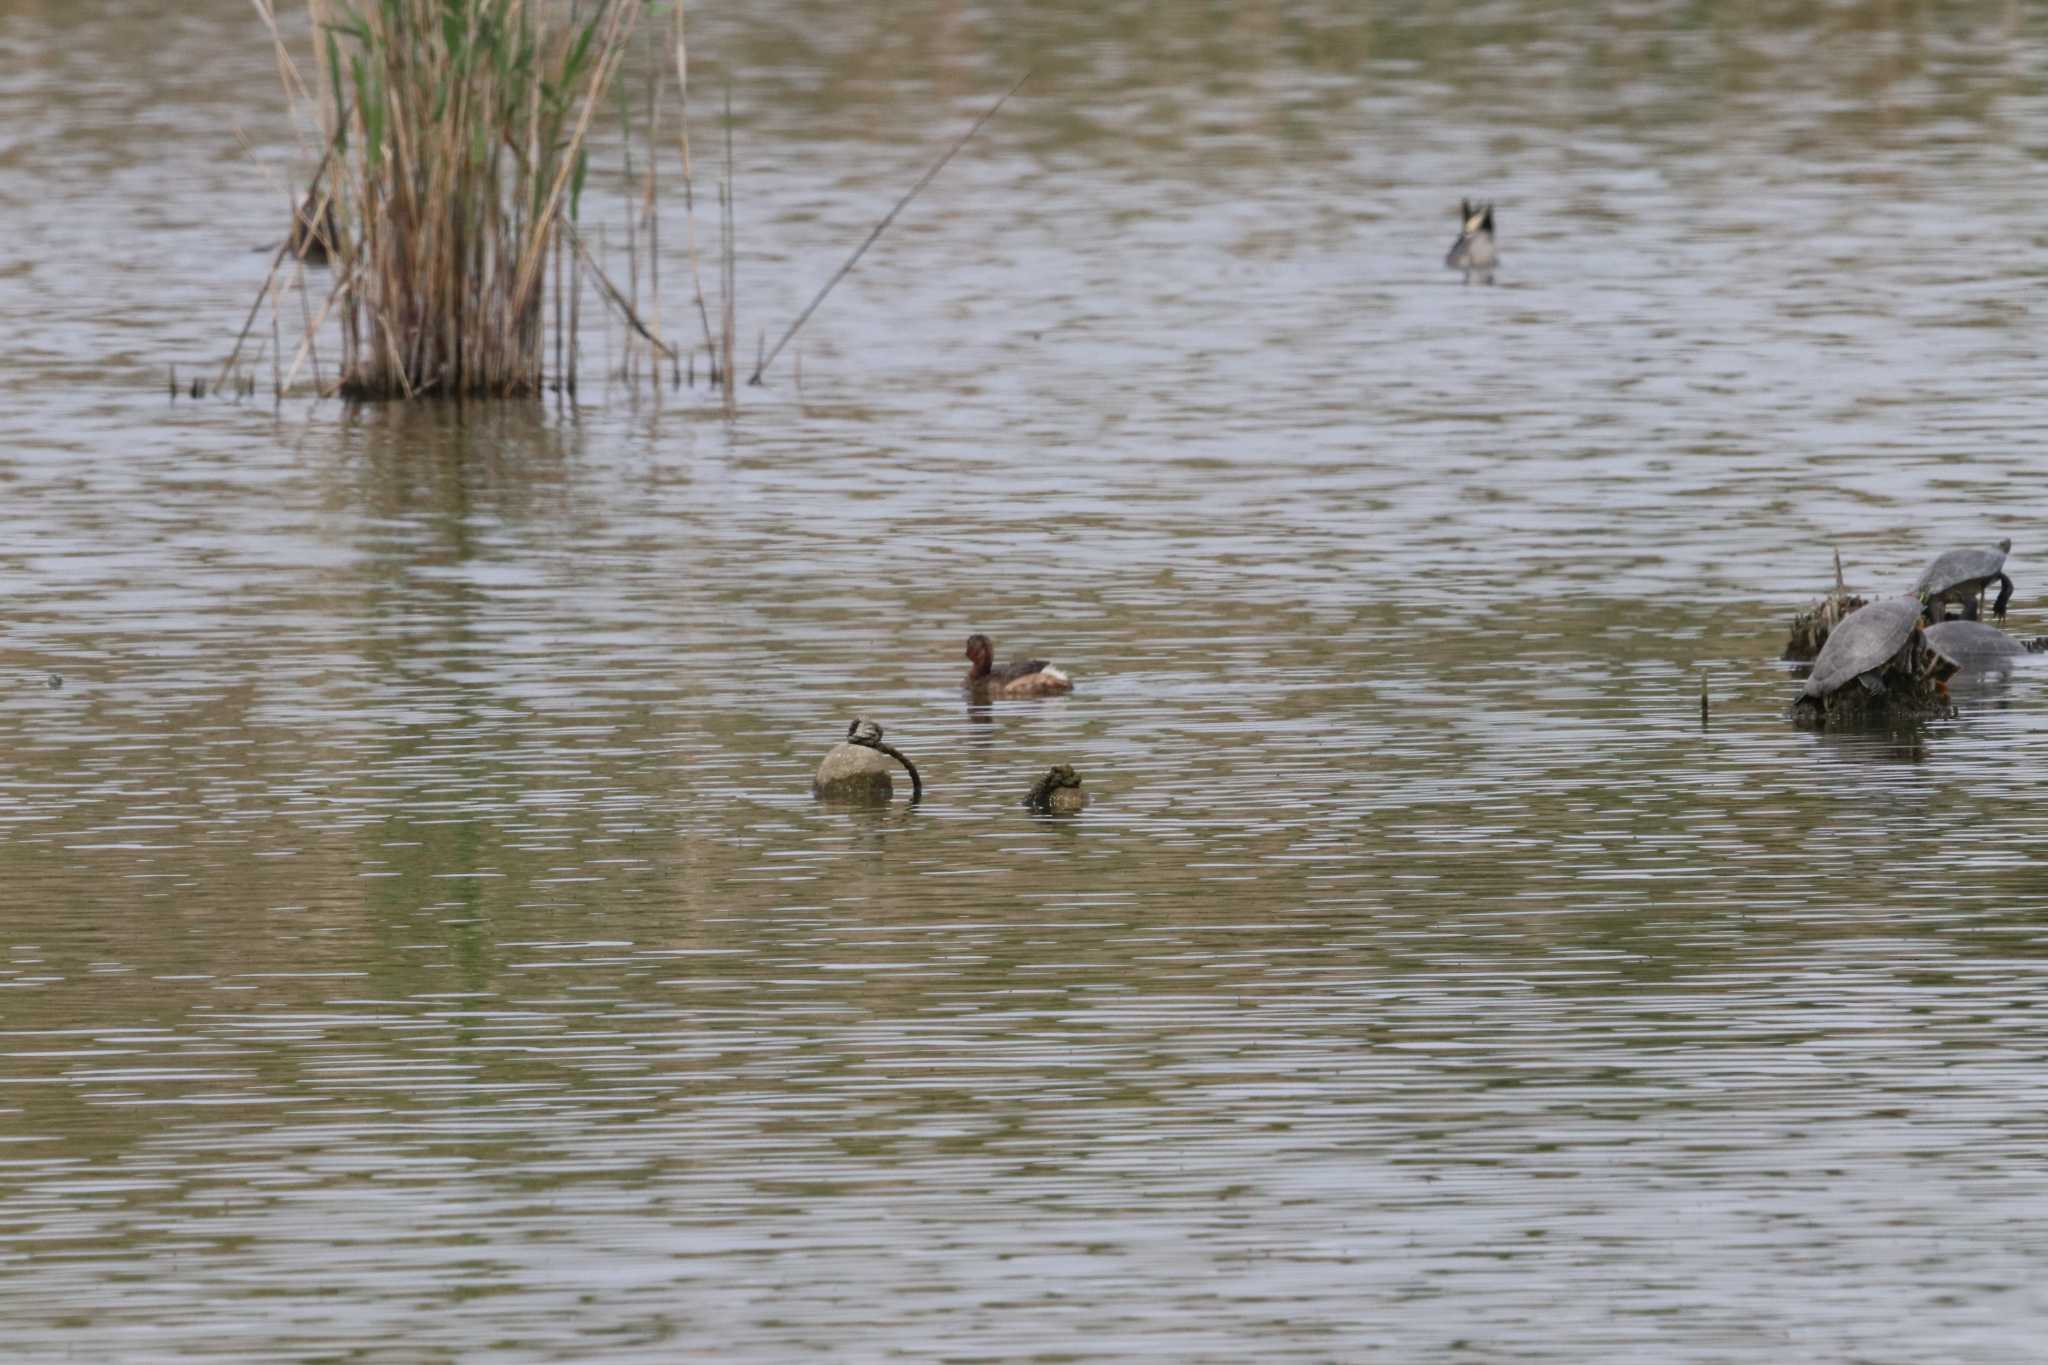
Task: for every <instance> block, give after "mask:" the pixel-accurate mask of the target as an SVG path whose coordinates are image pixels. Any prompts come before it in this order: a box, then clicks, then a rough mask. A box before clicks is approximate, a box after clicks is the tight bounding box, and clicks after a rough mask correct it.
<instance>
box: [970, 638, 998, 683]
mask: <svg viewBox="0 0 2048 1365" xmlns="http://www.w3.org/2000/svg"><path fill="white" fill-rule="evenodd" d="M967 662H968V663H970V664H973V665H974V669H973V671H974V673H975V675H976V676H979V675H981V674H983V673H986V672H988V671H989V670H990V669H992V668H994V667H995V662H996V647H995V646H994V645H992V644H990V643H989V638H988V636H986V635H982V634H980V633H976V634H973V635H970V636H968V637H967Z"/></svg>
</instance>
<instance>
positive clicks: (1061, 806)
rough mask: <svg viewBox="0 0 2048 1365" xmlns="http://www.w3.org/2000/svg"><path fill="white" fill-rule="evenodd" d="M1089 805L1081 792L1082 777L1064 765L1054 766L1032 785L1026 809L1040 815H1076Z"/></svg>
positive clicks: (1025, 802)
mask: <svg viewBox="0 0 2048 1365" xmlns="http://www.w3.org/2000/svg"><path fill="white" fill-rule="evenodd" d="M1087 804H1088V793H1087V792H1084V791H1082V790H1081V775H1080V774H1079V773H1077V772H1075V771H1074V770H1073V769H1072V768H1071V767H1069V766H1068V765H1067V764H1064V763H1058V764H1054V765H1053V766H1052V767H1051V768H1048V769H1047V770H1046V774H1045V776H1044V777H1041V778H1039V779H1038V781H1036V782H1034V783H1032V784H1031V794H1030V795H1029V796H1027V797H1025V798H1024V809H1026V810H1028V811H1032V812H1034V813H1036V814H1038V815H1076V814H1078V813H1080V811H1081V810H1082V809H1084V808H1085V807H1086V806H1087Z"/></svg>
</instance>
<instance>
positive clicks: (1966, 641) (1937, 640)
mask: <svg viewBox="0 0 2048 1365" xmlns="http://www.w3.org/2000/svg"><path fill="white" fill-rule="evenodd" d="M1926 635H1927V643H1928V644H1930V645H1933V646H1934V647H1935V648H1936V649H1938V650H1940V651H1941V652H1942V653H1943V654H1946V655H1948V656H1949V657H1950V658H1951V659H1954V660H1956V661H1957V662H1958V663H1960V664H1961V665H1962V666H1963V667H1964V668H1965V669H1981V668H1997V667H1999V661H2000V660H2002V659H2010V658H2014V657H2016V656H2018V655H2021V654H2025V653H2026V652H2027V647H2026V646H2025V645H2023V644H2021V643H2020V642H2019V641H2018V640H2015V639H2013V638H2012V636H2010V635H2007V634H2006V633H2005V632H2004V631H2002V630H2000V629H1999V628H1998V627H1996V626H1987V625H1985V624H1984V623H1983V622H1982V621H1943V622H1941V623H1940V624H1939V625H1932V626H1929V627H1927V630H1926Z"/></svg>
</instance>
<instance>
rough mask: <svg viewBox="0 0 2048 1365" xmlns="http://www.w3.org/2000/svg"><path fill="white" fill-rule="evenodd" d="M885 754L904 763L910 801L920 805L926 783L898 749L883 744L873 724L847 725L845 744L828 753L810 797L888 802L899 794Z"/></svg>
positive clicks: (835, 746) (880, 731) (820, 767)
mask: <svg viewBox="0 0 2048 1365" xmlns="http://www.w3.org/2000/svg"><path fill="white" fill-rule="evenodd" d="M884 754H887V755H888V756H889V758H893V759H895V760H896V761H897V762H898V763H901V764H902V765H903V767H904V770H905V771H907V772H908V773H909V774H910V801H911V804H912V805H915V804H917V802H918V801H919V800H921V799H923V797H924V779H922V778H920V777H919V776H918V775H917V765H916V764H914V763H912V762H911V761H910V760H909V759H907V758H905V757H904V756H903V752H902V750H900V749H898V748H897V747H896V746H895V745H893V744H885V743H883V741H882V727H881V726H879V725H877V724H875V723H874V722H873V721H871V720H856V721H854V722H853V723H852V724H851V725H848V726H847V727H846V739H845V741H844V742H843V743H840V744H835V745H833V746H832V747H831V749H829V750H828V751H826V754H825V761H824V762H822V763H820V764H819V765H818V775H817V776H816V777H814V778H812V779H811V795H813V796H821V797H827V798H835V799H839V800H847V801H887V800H888V799H889V798H890V797H892V796H894V795H895V794H896V787H895V783H894V782H893V781H892V780H891V778H890V773H891V772H892V771H893V770H892V769H891V767H890V766H889V762H888V759H885V758H883V757H882V755H884Z"/></svg>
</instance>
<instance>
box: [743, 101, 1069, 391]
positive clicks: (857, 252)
mask: <svg viewBox="0 0 2048 1365" xmlns="http://www.w3.org/2000/svg"><path fill="white" fill-rule="evenodd" d="M1030 79H1031V71H1030V70H1026V71H1025V73H1024V74H1023V75H1021V76H1019V77H1018V78H1017V82H1016V84H1014V85H1012V86H1011V87H1010V88H1009V89H1008V90H1006V91H1004V92H1003V97H1002V98H1001V99H999V100H997V101H996V102H995V103H994V104H991V105H990V106H989V107H988V112H986V113H984V114H983V115H982V116H981V117H980V118H978V119H976V120H975V121H974V126H973V127H972V128H969V129H968V130H967V131H966V132H964V133H962V134H961V135H960V137H959V139H958V140H957V141H955V142H954V143H953V145H952V146H950V147H948V148H947V149H946V154H945V155H944V156H942V157H940V158H939V159H938V160H937V161H935V162H933V163H932V168H931V169H930V170H928V171H926V172H925V173H924V174H923V175H921V176H919V177H918V178H917V183H916V184H915V185H912V186H911V187H910V189H909V191H908V192H907V193H906V194H905V195H904V196H903V197H902V198H901V199H898V200H897V201H896V207H894V208H892V209H890V210H889V212H888V213H886V214H884V215H883V217H882V221H881V222H879V223H877V224H875V229H874V231H872V232H870V233H869V234H868V235H867V240H866V241H864V242H862V243H861V244H860V245H859V246H857V247H855V248H854V249H853V254H852V255H851V256H848V257H847V258H846V264H844V265H842V266H840V267H839V269H838V270H836V271H834V272H833V273H832V278H831V279H829V280H827V281H825V287H824V288H823V289H820V290H819V291H818V296H817V297H816V298H814V299H812V300H811V302H810V305H809V306H808V307H806V308H805V309H804V311H803V312H801V313H799V314H797V318H796V321H795V322H792V323H790V324H789V330H788V331H787V332H784V333H783V334H782V340H780V341H778V342H776V343H775V349H774V350H772V351H770V352H768V358H767V359H766V360H764V361H762V362H761V363H760V364H759V365H757V366H755V367H754V377H753V378H751V379H749V380H748V381H747V382H748V383H749V384H759V383H760V382H761V376H762V374H763V373H765V372H766V371H767V369H768V367H769V366H770V365H773V364H774V363H775V357H777V356H779V355H781V354H782V348H783V347H784V346H786V345H788V344H789V339H790V338H791V337H793V336H795V335H796V333H797V329H798V328H799V327H802V326H803V325H804V324H805V323H806V322H808V321H810V317H811V314H813V313H815V312H817V311H818V305H819V304H821V303H823V302H824V301H825V296H826V295H827V294H829V293H831V292H832V287H833V286H834V285H836V284H838V283H839V282H840V281H841V280H843V279H845V278H846V276H847V274H848V273H849V272H850V271H851V270H852V269H853V267H854V266H855V265H856V264H858V263H859V261H860V258H861V257H862V256H864V255H866V254H867V249H868V248H869V247H871V246H873V245H874V244H875V239H876V238H878V237H880V236H881V235H882V234H883V233H884V232H886V231H888V228H889V224H891V223H893V222H895V221H896V215H897V214H899V213H901V212H903V210H904V208H905V206H906V205H908V204H909V203H910V201H911V200H913V199H915V198H917V195H918V191H920V190H922V189H923V188H924V187H925V186H926V185H929V184H931V183H932V178H933V177H934V176H936V175H938V173H939V172H940V171H943V170H944V169H946V163H947V162H948V161H951V160H952V159H953V156H954V154H955V153H957V152H958V151H959V150H960V149H961V148H962V147H965V146H966V145H967V141H968V139H969V138H971V137H973V136H974V135H975V134H976V133H978V132H980V131H981V125H983V124H984V123H987V122H988V121H989V120H990V119H992V118H994V117H995V116H996V111H997V110H998V109H1001V108H1002V107H1003V106H1004V105H1005V104H1008V103H1009V102H1010V96H1012V95H1014V94H1016V93H1017V92H1018V91H1019V90H1021V89H1023V88H1024V82H1026V81H1028V80H1030Z"/></svg>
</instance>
